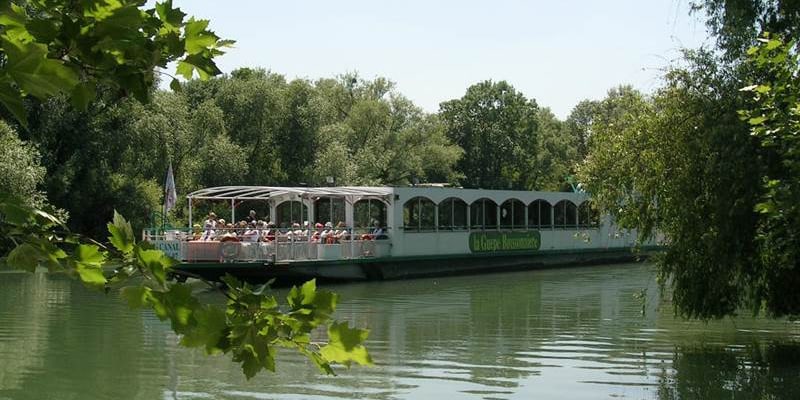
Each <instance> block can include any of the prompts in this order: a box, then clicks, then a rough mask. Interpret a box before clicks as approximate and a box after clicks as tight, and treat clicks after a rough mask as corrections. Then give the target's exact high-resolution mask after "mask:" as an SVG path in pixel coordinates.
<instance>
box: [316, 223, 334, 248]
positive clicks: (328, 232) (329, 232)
mask: <svg viewBox="0 0 800 400" xmlns="http://www.w3.org/2000/svg"><path fill="white" fill-rule="evenodd" d="M332 236H333V223H331V222H330V221H328V222H326V223H325V229H323V230H322V231H321V232H320V234H319V241H320V242H322V243H329V242H328V237H332Z"/></svg>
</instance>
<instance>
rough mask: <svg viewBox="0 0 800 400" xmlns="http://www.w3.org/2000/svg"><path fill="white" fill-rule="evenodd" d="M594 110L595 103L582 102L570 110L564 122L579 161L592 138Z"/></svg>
mask: <svg viewBox="0 0 800 400" xmlns="http://www.w3.org/2000/svg"><path fill="white" fill-rule="evenodd" d="M596 108H597V102H596V101H592V100H583V101H581V102H580V103H578V105H576V106H575V108H573V109H572V112H570V114H569V116H568V117H567V120H566V121H565V122H566V125H567V130H568V132H569V134H570V135H571V136H572V137H573V140H574V141H575V146H576V147H577V149H576V150H577V152H578V158H579V159H581V160H582V159H584V158H585V157H586V151H587V147H588V144H589V139H590V138H591V137H592V119H593V117H594V113H595V109H596Z"/></svg>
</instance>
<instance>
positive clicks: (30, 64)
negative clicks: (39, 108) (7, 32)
mask: <svg viewBox="0 0 800 400" xmlns="http://www.w3.org/2000/svg"><path fill="white" fill-rule="evenodd" d="M2 43H3V50H4V51H5V52H6V56H7V57H8V64H7V65H6V68H7V71H8V75H9V76H11V78H12V79H13V80H14V82H16V83H17V84H18V85H19V87H20V88H21V89H22V90H24V91H25V92H27V93H30V94H31V95H33V96H35V97H38V98H40V99H45V98H47V97H49V96H52V95H55V94H58V93H61V92H68V91H71V90H72V88H73V87H74V86H75V85H76V84H77V83H78V75H77V74H76V73H75V71H73V70H72V69H71V68H69V67H67V66H65V65H64V64H63V62H61V61H59V60H54V59H49V58H47V46H46V45H44V44H41V43H35V42H27V43H22V42H20V41H17V40H9V39H7V38H3V40H2Z"/></svg>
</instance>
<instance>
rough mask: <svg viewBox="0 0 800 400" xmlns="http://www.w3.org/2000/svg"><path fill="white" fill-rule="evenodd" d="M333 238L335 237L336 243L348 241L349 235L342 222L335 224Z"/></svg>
mask: <svg viewBox="0 0 800 400" xmlns="http://www.w3.org/2000/svg"><path fill="white" fill-rule="evenodd" d="M333 236H335V237H336V241H337V242H340V241H342V240H349V239H350V233H349V232H348V231H347V227H346V226H345V225H344V222H342V221H339V222H337V223H336V230H335V231H334V232H333Z"/></svg>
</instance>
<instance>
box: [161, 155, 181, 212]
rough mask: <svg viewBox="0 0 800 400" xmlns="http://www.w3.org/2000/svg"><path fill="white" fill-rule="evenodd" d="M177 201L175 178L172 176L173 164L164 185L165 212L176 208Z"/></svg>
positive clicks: (170, 164)
mask: <svg viewBox="0 0 800 400" xmlns="http://www.w3.org/2000/svg"><path fill="white" fill-rule="evenodd" d="M176 201H178V195H177V193H175V178H174V177H173V176H172V163H169V169H168V170H167V182H166V183H165V184H164V211H169V210H171V209H172V208H173V207H175V202H176Z"/></svg>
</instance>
